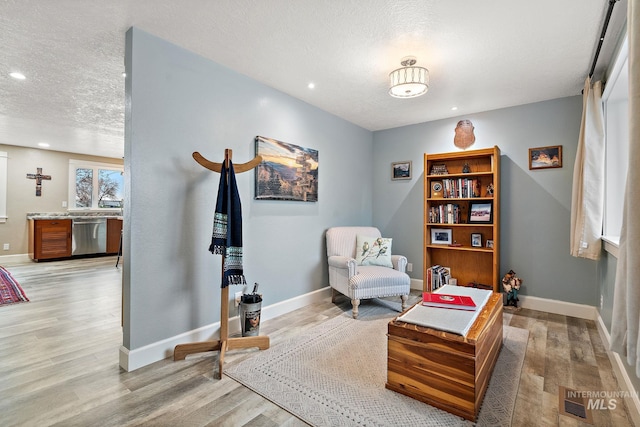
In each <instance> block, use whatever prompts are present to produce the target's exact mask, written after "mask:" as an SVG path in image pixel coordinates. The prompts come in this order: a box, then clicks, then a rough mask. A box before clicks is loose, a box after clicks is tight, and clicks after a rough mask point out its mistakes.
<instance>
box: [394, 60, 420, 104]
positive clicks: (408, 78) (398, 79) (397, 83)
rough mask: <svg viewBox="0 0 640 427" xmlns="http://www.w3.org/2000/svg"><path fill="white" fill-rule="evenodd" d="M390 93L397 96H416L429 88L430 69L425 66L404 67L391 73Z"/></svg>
mask: <svg viewBox="0 0 640 427" xmlns="http://www.w3.org/2000/svg"><path fill="white" fill-rule="evenodd" d="M389 80H390V86H391V87H390V88H389V95H391V96H393V97H395V98H414V97H416V96H420V95H424V94H425V93H427V90H429V70H427V69H426V68H423V67H414V66H410V67H402V68H398V69H397V70H394V71H392V72H391V73H390V74H389Z"/></svg>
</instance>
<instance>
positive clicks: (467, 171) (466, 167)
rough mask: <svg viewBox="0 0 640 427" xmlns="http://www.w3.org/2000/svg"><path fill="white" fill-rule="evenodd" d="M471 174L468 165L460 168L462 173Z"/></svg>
mask: <svg viewBox="0 0 640 427" xmlns="http://www.w3.org/2000/svg"><path fill="white" fill-rule="evenodd" d="M470 172H471V167H470V166H469V163H466V162H465V164H464V166H463V167H462V173H470Z"/></svg>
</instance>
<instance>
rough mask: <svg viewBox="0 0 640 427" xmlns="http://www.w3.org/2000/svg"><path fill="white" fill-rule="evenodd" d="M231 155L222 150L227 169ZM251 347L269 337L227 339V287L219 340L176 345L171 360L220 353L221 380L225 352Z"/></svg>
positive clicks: (213, 166)
mask: <svg viewBox="0 0 640 427" xmlns="http://www.w3.org/2000/svg"><path fill="white" fill-rule="evenodd" d="M232 153H233V152H232V150H231V149H228V148H227V149H225V150H224V161H225V163H226V165H227V167H229V161H231V156H232ZM193 158H194V159H195V161H196V162H198V164H200V165H201V166H203V167H205V168H207V169H209V170H211V171H213V172H217V173H220V172H222V163H217V162H212V161H209V160H207V159H205V158H204V157H203V156H202V155H201V154H200V153H198V152H197V151H196V152H194V153H193ZM260 163H262V157H260V156H256V157H255V158H253V159H252V160H250V161H248V162H247V163H242V164H240V165H233V168H234V170H235V172H236V173H242V172H246V171H248V170H251V169H253V168H255V167H256V166H258V165H259V164H260ZM227 179H228V177H227ZM222 267H223V268H222V274H224V256H223V257H222ZM252 347H258V348H259V349H260V350H266V349H267V348H269V337H267V336H254V337H236V338H229V287H228V286H226V287H224V288H221V290H220V339H219V340H215V341H202V342H194V343H187V344H178V345H177V346H175V348H174V350H173V360H174V361H175V360H184V359H185V357H187V355H189V354H194V353H203V352H205V351H218V352H220V357H219V358H218V365H219V367H218V378H219V379H221V378H222V365H223V364H224V354H225V352H226V351H227V350H236V349H241V348H252Z"/></svg>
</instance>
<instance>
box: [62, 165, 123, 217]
mask: <svg viewBox="0 0 640 427" xmlns="http://www.w3.org/2000/svg"><path fill="white" fill-rule="evenodd" d="M123 172H124V168H123V166H122V165H115V164H108V163H95V162H88V161H83V160H73V159H72V160H69V209H120V208H122V200H123V198H124V196H123V191H124V179H123V177H122V174H123Z"/></svg>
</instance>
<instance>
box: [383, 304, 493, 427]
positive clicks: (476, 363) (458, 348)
mask: <svg viewBox="0 0 640 427" xmlns="http://www.w3.org/2000/svg"><path fill="white" fill-rule="evenodd" d="M388 331H389V333H388V359H387V383H386V387H387V388H388V389H390V390H393V391H396V392H398V393H402V394H405V395H407V396H409V397H412V398H414V399H417V400H420V401H422V402H425V403H428V404H429V405H432V406H435V407H438V408H440V409H443V410H445V411H448V412H451V413H453V414H456V415H459V416H461V417H464V418H466V419H468V420H471V421H475V420H476V417H477V416H478V412H479V411H480V405H481V404H482V399H483V398H484V393H485V391H486V389H487V385H488V383H489V379H490V378H491V373H492V371H493V367H494V366H495V363H496V360H497V358H498V354H499V352H500V348H501V346H502V295H500V294H496V293H494V294H492V295H491V297H490V299H489V301H488V302H487V304H486V305H485V307H484V308H483V309H482V311H481V312H480V314H479V316H478V318H477V319H476V321H475V323H474V324H473V326H472V327H471V329H470V331H469V333H468V334H467V336H466V337H462V336H461V335H456V334H452V333H449V332H443V331H439V330H435V329H431V328H426V327H423V326H418V325H414V324H410V323H405V322H402V321H399V320H397V318H396V319H394V320H392V321H391V322H390V323H389V329H388Z"/></svg>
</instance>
